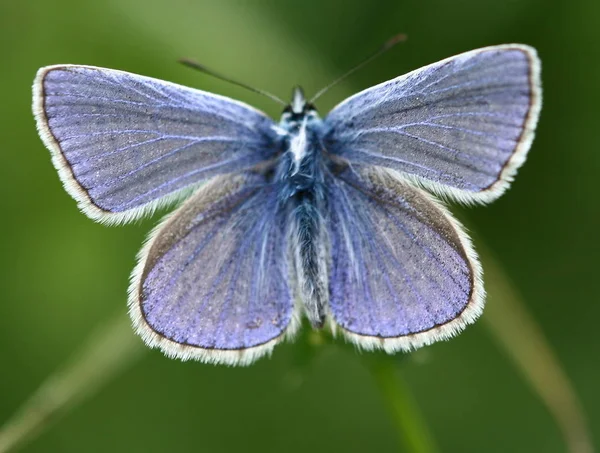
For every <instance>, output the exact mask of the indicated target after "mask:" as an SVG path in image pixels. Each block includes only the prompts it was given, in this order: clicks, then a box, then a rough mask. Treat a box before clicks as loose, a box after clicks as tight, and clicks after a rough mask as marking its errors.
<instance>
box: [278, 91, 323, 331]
mask: <svg viewBox="0 0 600 453" xmlns="http://www.w3.org/2000/svg"><path fill="white" fill-rule="evenodd" d="M323 128H324V126H323V121H322V120H321V119H320V118H319V116H318V114H317V112H316V109H315V108H314V106H312V105H310V104H307V103H306V102H305V99H304V95H303V93H302V90H301V89H300V88H296V89H294V92H293V96H292V102H291V103H290V105H289V106H288V107H287V108H286V110H285V111H284V113H283V115H282V118H281V121H280V123H279V125H278V126H277V129H278V131H279V132H278V134H279V137H280V141H281V142H280V149H281V150H282V153H281V155H280V158H279V161H278V163H277V164H276V165H277V167H278V171H277V172H276V174H277V175H278V181H279V183H280V184H281V188H280V190H279V194H280V195H279V198H280V203H281V205H282V209H284V210H285V211H286V213H287V217H288V222H289V235H290V250H291V252H290V255H291V256H292V261H293V263H294V266H293V267H294V270H295V274H296V275H295V278H294V280H295V281H296V282H297V286H298V288H297V290H298V292H299V293H300V295H301V297H300V298H301V300H302V303H303V307H304V312H305V314H306V316H307V317H308V319H309V321H310V322H311V324H312V325H313V327H322V326H323V324H324V322H325V308H326V306H327V300H328V288H327V280H326V278H325V275H326V274H327V256H326V243H327V240H326V232H325V225H324V223H325V222H326V219H325V213H326V211H327V208H326V204H327V200H326V195H325V187H324V182H325V173H327V172H328V171H329V169H328V165H330V162H329V158H328V157H327V153H326V150H325V149H324V148H323V145H322V143H323Z"/></svg>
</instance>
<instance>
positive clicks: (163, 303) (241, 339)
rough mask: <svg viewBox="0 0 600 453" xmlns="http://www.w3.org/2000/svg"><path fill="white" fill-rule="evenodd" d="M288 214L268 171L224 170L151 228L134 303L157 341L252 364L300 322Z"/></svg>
mask: <svg viewBox="0 0 600 453" xmlns="http://www.w3.org/2000/svg"><path fill="white" fill-rule="evenodd" d="M286 225H287V223H286V216H285V215H284V213H283V212H282V210H281V209H280V207H279V206H278V203H277V196H276V193H275V189H274V187H273V186H272V185H265V184H264V180H263V178H262V176H258V175H255V174H240V175H235V176H219V177H216V178H215V179H213V180H211V181H210V182H208V183H207V184H206V185H205V186H204V187H203V188H202V189H200V191H199V192H198V193H197V194H196V195H194V196H193V197H192V198H190V199H189V200H188V201H187V202H186V203H184V204H183V205H182V206H181V208H179V209H178V210H177V211H176V212H175V213H174V214H173V215H172V216H170V217H169V218H168V219H167V220H166V221H165V222H164V223H163V224H162V225H161V226H160V227H159V228H158V230H157V231H156V232H155V233H154V234H153V238H152V240H151V241H150V243H149V244H148V245H147V246H146V248H145V249H144V251H143V252H142V254H141V259H140V262H139V265H138V267H137V268H136V270H135V271H134V274H133V278H132V288H131V296H130V310H131V313H132V317H133V319H134V323H135V324H136V327H137V330H138V332H139V333H140V334H141V335H142V337H144V338H145V340H146V342H147V343H148V344H149V345H150V346H155V347H160V348H161V349H163V351H164V352H165V353H167V354H168V355H172V356H177V357H179V358H183V359H187V358H199V359H201V360H203V361H211V362H218V363H229V364H245V363H249V362H250V361H252V360H254V359H255V358H257V357H258V356H260V355H263V354H265V353H268V352H270V350H271V349H272V348H273V346H274V345H275V344H276V343H277V342H278V341H280V340H281V339H283V337H284V334H285V333H291V332H292V331H293V330H295V327H294V323H293V322H292V312H293V303H292V296H291V292H290V288H289V285H288V281H289V274H288V262H287V239H286V228H287V227H286Z"/></svg>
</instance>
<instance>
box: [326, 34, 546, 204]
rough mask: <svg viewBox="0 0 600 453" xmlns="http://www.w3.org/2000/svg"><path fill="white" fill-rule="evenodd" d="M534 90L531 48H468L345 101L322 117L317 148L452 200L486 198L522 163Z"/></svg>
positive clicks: (535, 105)
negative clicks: (321, 141)
mask: <svg viewBox="0 0 600 453" xmlns="http://www.w3.org/2000/svg"><path fill="white" fill-rule="evenodd" d="M540 90H541V89H540V80H539V62H538V59H537V56H536V53H535V50H534V49H532V48H530V47H528V46H523V45H503V46H495V47H489V48H483V49H478V50H474V51H471V52H467V53H464V54H461V55H457V56H455V57H451V58H448V59H446V60H443V61H441V62H438V63H434V64H432V65H429V66H426V67H424V68H421V69H418V70H416V71H413V72H410V73H408V74H407V75H404V76H401V77H398V78H396V79H392V80H390V81H388V82H385V83H382V84H380V85H376V86H374V87H372V88H369V89H367V90H365V91H362V92H360V93H358V94H356V95H354V96H352V97H350V98H348V99H347V100H345V101H343V102H342V103H341V104H340V105H338V106H337V107H336V108H334V109H333V110H332V111H331V113H330V114H329V115H328V116H327V118H326V119H325V122H326V126H327V129H328V132H327V134H326V136H325V138H324V142H325V146H326V148H327V149H328V150H329V151H330V152H331V153H333V154H336V155H339V156H341V157H343V158H345V159H347V160H348V161H350V162H357V163H365V164H371V165H379V166H383V167H388V168H392V169H394V170H398V171H400V172H402V173H403V174H404V175H405V176H408V177H410V178H412V179H413V180H415V181H417V182H419V183H421V184H422V185H423V186H424V187H426V188H429V189H431V190H433V191H434V192H436V193H438V194H441V195H445V196H448V197H450V198H453V199H456V200H459V201H464V202H470V201H480V202H486V201H491V200H493V199H495V198H497V197H498V196H499V195H501V194H502V192H503V191H504V190H505V189H506V187H507V186H508V184H509V182H510V181H511V179H512V177H513V176H514V173H515V172H516V170H517V168H518V167H519V166H520V165H521V164H522V163H523V161H524V159H525V153H526V152H527V150H528V149H529V146H530V144H531V141H532V139H533V131H534V128H535V125H536V122H537V119H538V113H539V108H540V96H541V94H540Z"/></svg>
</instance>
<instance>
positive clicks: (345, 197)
mask: <svg viewBox="0 0 600 453" xmlns="http://www.w3.org/2000/svg"><path fill="white" fill-rule="evenodd" d="M540 108H541V85H540V62H539V59H538V57H537V54H536V51H535V50H534V49H533V48H531V47H529V46H526V45H521V44H508V45H499V46H492V47H485V48H481V49H477V50H473V51H470V52H466V53H463V54H460V55H457V56H454V57H450V58H448V59H445V60H442V61H440V62H437V63H434V64H431V65H429V66H426V67H423V68H421V69H418V70H415V71H413V72H410V73H408V74H406V75H403V76H400V77H397V78H395V79H392V80H389V81H387V82H384V83H381V84H379V85H376V86H373V87H371V88H368V89H366V90H364V91H362V92H359V93H358V94H355V95H354V96H351V97H350V98H348V99H346V100H344V101H343V102H341V103H340V104H339V105H337V106H336V107H335V108H334V109H333V110H332V111H331V112H329V113H328V114H327V115H326V116H325V117H324V118H321V117H320V116H319V114H318V113H317V110H316V108H315V106H314V105H313V103H312V102H310V101H307V100H306V99H305V97H304V94H303V92H302V90H301V89H300V88H295V89H294V90H293V95H292V100H291V102H290V103H289V105H287V106H286V107H285V109H284V111H283V113H282V115H281V119H280V120H279V122H274V121H273V120H272V119H270V118H269V117H268V116H266V115H265V114H263V113H262V112H260V111H258V110H256V109H254V108H252V107H250V106H248V105H246V104H244V103H242V102H239V101H236V100H233V99H230V98H227V97H223V96H219V95H216V94H211V93H207V92H204V91H200V90H196V89H192V88H187V87H184V86H180V85H176V84H173V83H169V82H165V81H161V80H157V79H153V78H149V77H144V76H140V75H135V74H131V73H127V72H122V71H118V70H113V69H104V68H98V67H92V66H79V65H57V66H49V67H44V68H41V69H40V70H39V71H38V73H37V76H36V79H35V82H34V85H33V112H34V116H35V119H36V121H37V128H38V131H39V134H40V136H41V138H42V140H43V142H44V144H45V145H46V147H47V148H48V149H49V150H50V152H51V155H52V161H53V163H54V166H55V167H56V169H57V170H58V174H59V176H60V179H61V180H62V182H63V185H64V187H65V189H66V190H67V192H68V193H69V194H70V195H71V196H73V198H75V200H76V201H77V203H78V205H79V208H80V209H81V210H82V211H83V212H84V213H85V214H86V215H87V216H89V217H91V218H92V219H94V220H96V221H100V222H103V223H107V224H120V223H126V222H131V221H133V220H136V219H138V218H140V217H143V216H147V215H150V214H152V213H153V212H154V211H155V210H156V209H158V208H161V207H164V206H166V205H170V204H172V203H175V202H178V201H181V200H185V201H184V202H183V203H182V204H181V205H180V206H179V207H177V209H176V210H175V211H174V212H172V213H171V214H170V215H168V216H167V217H166V218H165V219H164V220H162V221H161V222H160V224H159V225H158V226H157V227H156V228H155V229H154V231H152V233H151V234H150V235H149V238H148V240H147V242H146V244H145V245H144V246H143V248H142V250H141V252H140V253H139V256H138V264H137V266H136V267H135V269H134V271H133V273H132V277H131V285H130V289H129V301H128V305H129V312H130V315H131V318H132V320H133V325H134V328H135V330H136V331H137V333H138V334H139V335H141V337H142V338H143V340H144V341H145V342H146V344H147V345H148V346H150V347H154V348H159V349H161V350H162V351H163V352H164V353H165V354H166V355H168V356H170V357H177V358H180V359H183V360H186V359H197V360H200V361H203V362H210V363H220V364H228V365H247V364H250V363H252V362H253V361H254V360H256V359H257V358H259V357H261V356H264V355H266V354H270V353H271V352H272V350H273V347H274V346H275V345H276V344H277V343H279V342H281V341H282V340H284V339H285V338H292V337H293V336H294V335H295V334H296V333H297V331H298V329H299V327H300V324H301V320H302V318H303V317H306V318H307V319H308V321H309V322H310V324H311V325H312V326H313V327H314V328H327V329H330V330H331V331H332V332H333V333H334V334H338V333H341V334H342V335H343V336H344V337H345V338H346V339H347V340H349V341H350V342H352V343H354V344H356V345H357V346H358V347H360V348H363V349H366V350H374V349H382V350H384V351H386V352H388V353H395V352H397V351H410V350H412V349H415V348H418V347H421V346H424V345H429V344H431V343H433V342H435V341H438V340H443V339H447V338H449V337H452V336H454V335H455V334H457V333H458V332H460V331H462V330H463V329H464V328H465V326H466V325H467V324H469V323H472V322H474V321H475V320H476V318H477V317H478V316H479V315H480V314H481V312H482V309H483V304H484V297H485V294H484V289H483V284H482V271H481V266H480V264H479V261H478V258H477V255H476V253H475V251H474V249H473V246H472V244H471V241H470V239H469V237H468V236H467V234H466V233H465V231H464V229H463V227H462V226H461V224H460V223H459V222H458V221H457V220H456V219H455V218H454V217H453V216H452V215H451V214H450V212H449V211H448V210H447V209H446V207H445V206H444V205H443V204H442V202H441V201H438V199H437V198H436V197H435V196H436V195H437V196H439V197H441V198H442V199H444V200H448V201H457V202H460V203H464V204H473V203H488V202H491V201H493V200H495V199H496V198H498V197H499V196H500V195H502V193H503V192H504V191H505V190H506V189H507V188H508V186H509V184H510V182H511V181H512V179H513V177H514V175H515V173H516V171H517V169H518V168H519V167H520V166H521V165H522V164H523V162H524V161H525V157H526V154H527V152H528V150H529V148H530V146H531V143H532V140H533V137H534V130H535V127H536V124H537V121H538V116H539V112H540Z"/></svg>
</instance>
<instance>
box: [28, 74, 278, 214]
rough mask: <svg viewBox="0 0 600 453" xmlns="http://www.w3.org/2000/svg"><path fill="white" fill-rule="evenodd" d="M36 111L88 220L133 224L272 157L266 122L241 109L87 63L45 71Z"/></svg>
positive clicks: (232, 103) (37, 84) (211, 97)
mask: <svg viewBox="0 0 600 453" xmlns="http://www.w3.org/2000/svg"><path fill="white" fill-rule="evenodd" d="M33 93H34V94H33V96H34V105H33V110H34V115H35V118H36V121H37V126H38V130H39V132H40V136H41V137H42V139H43V140H44V142H45V144H46V146H47V147H48V148H49V149H50V151H51V153H52V159H53V162H54V165H55V166H56V168H57V169H58V172H59V175H60V177H61V179H62V181H63V184H64V186H65V188H66V189H67V191H68V192H69V193H70V194H71V195H72V196H73V197H74V198H75V199H76V200H77V201H78V203H79V206H80V208H81V209H82V211H83V212H85V213H86V214H87V215H88V216H90V217H91V218H93V219H95V220H99V221H104V222H108V223H119V222H126V221H130V220H133V219H135V218H138V217H140V216H141V215H143V214H144V213H146V212H149V211H152V210H153V209H155V208H156V207H158V206H159V205H161V204H165V203H168V202H170V201H173V200H174V199H177V198H181V197H183V196H184V195H186V194H187V193H189V191H190V189H191V188H194V186H197V184H198V183H199V182H200V181H202V180H204V179H206V178H208V177H210V176H213V175H215V174H219V173H228V172H233V171H239V170H241V169H245V168H248V167H251V166H253V165H256V164H257V163H259V162H261V161H263V160H264V159H268V158H269V157H270V156H271V155H272V154H273V153H274V150H273V147H272V143H273V140H272V139H273V131H272V130H271V124H272V122H271V120H270V119H269V118H268V117H266V116H265V115H264V114H262V113H261V112H259V111H257V110H255V109H253V108H252V107H249V106H247V105H245V104H243V103H240V102H237V101H234V100H231V99H228V98H225V97H222V96H217V95H213V94H210V93H205V92H203V91H199V90H194V89H192V88H186V87H183V86H180V85H175V84H173V83H168V82H164V81H161V80H156V79H152V78H149V77H142V76H139V75H135V74H130V73H127V72H122V71H115V70H112V69H103V68H96V67H90V66H73V65H62V66H50V67H46V68H42V69H40V70H39V71H38V74H37V77H36V79H35V82H34V85H33Z"/></svg>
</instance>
